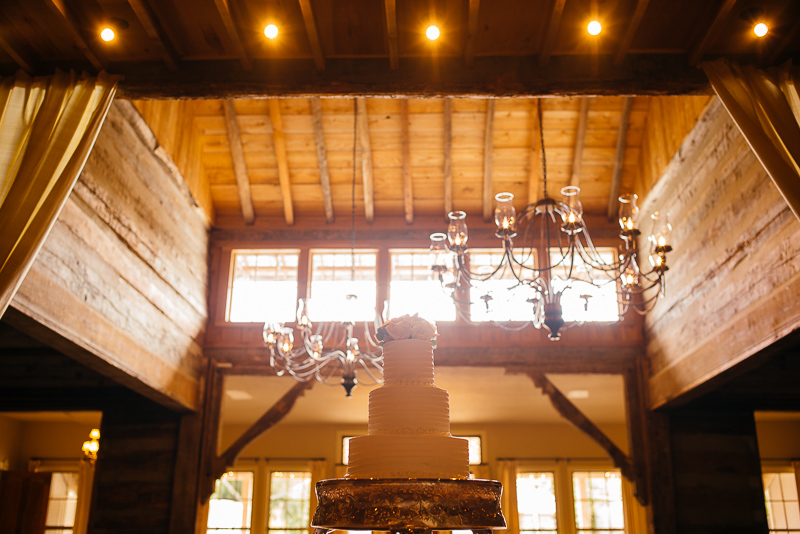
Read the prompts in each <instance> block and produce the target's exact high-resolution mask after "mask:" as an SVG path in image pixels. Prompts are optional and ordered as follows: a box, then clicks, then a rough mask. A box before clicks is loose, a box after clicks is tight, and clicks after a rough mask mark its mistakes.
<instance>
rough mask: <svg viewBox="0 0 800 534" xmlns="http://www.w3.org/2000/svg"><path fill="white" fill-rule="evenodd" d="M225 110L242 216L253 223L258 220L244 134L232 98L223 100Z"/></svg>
mask: <svg viewBox="0 0 800 534" xmlns="http://www.w3.org/2000/svg"><path fill="white" fill-rule="evenodd" d="M222 108H223V110H224V112H225V129H226V130H227V132H228V144H229V145H230V150H231V160H233V175H234V176H235V177H236V188H237V190H238V191H239V203H240V205H241V208H242V218H243V219H244V222H245V224H253V223H254V222H255V220H256V216H255V209H254V208H253V196H252V194H251V192H250V177H249V176H248V175H247V165H245V161H244V147H243V146H242V136H241V134H240V133H239V124H238V122H237V121H236V110H235V109H234V108H233V102H232V101H230V100H223V101H222Z"/></svg>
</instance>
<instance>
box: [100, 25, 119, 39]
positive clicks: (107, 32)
mask: <svg viewBox="0 0 800 534" xmlns="http://www.w3.org/2000/svg"><path fill="white" fill-rule="evenodd" d="M114 37H116V35H115V34H114V30H112V29H111V28H109V27H105V28H103V29H102V30H101V31H100V38H101V39H102V40H104V41H105V42H109V41H113V40H114Z"/></svg>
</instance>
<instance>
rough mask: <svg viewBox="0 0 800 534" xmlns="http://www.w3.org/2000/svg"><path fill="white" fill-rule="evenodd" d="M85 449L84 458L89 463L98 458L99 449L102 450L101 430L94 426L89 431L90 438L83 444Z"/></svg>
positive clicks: (82, 446) (83, 449)
mask: <svg viewBox="0 0 800 534" xmlns="http://www.w3.org/2000/svg"><path fill="white" fill-rule="evenodd" d="M81 450H82V451H83V459H84V460H86V461H87V462H89V463H94V462H95V460H97V451H99V450H100V430H99V429H97V428H93V429H92V431H91V432H89V439H88V440H86V441H84V442H83V445H81Z"/></svg>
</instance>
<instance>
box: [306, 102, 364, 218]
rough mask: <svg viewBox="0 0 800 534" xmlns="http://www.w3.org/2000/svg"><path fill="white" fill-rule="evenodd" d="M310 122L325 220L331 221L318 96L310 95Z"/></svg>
mask: <svg viewBox="0 0 800 534" xmlns="http://www.w3.org/2000/svg"><path fill="white" fill-rule="evenodd" d="M310 100H311V122H312V123H313V125H314V144H315V146H316V148H317V162H318V164H319V183H320V186H321V187H322V200H323V202H324V204H325V222H327V223H329V224H330V223H332V222H333V219H334V215H333V195H332V194H331V175H330V173H329V172H328V151H327V150H326V149H325V136H324V134H323V131H322V103H321V102H320V99H319V97H318V96H312V97H311V99H310ZM353 165H355V162H353Z"/></svg>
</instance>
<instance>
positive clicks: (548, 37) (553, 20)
mask: <svg viewBox="0 0 800 534" xmlns="http://www.w3.org/2000/svg"><path fill="white" fill-rule="evenodd" d="M566 1H567V0H553V9H551V10H550V16H549V17H548V18H547V33H546V34H545V37H544V41H543V42H542V48H541V50H540V51H539V66H540V67H546V66H547V64H548V63H550V54H552V53H553V47H554V46H555V43H556V37H557V36H558V27H559V26H560V25H561V14H562V13H563V12H564V4H565V3H566Z"/></svg>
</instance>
